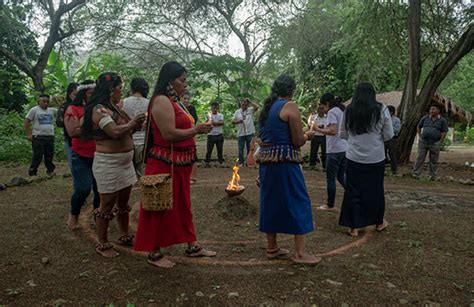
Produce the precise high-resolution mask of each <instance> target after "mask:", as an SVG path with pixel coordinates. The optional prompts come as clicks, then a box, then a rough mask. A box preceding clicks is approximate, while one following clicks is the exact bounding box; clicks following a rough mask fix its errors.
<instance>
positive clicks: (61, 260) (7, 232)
mask: <svg viewBox="0 0 474 307" xmlns="http://www.w3.org/2000/svg"><path fill="white" fill-rule="evenodd" d="M225 147H226V160H227V164H228V166H229V165H230V164H231V162H233V161H234V159H235V151H236V145H235V142H232V141H228V142H226V144H225ZM307 147H308V146H306V147H305V150H306V149H307ZM199 150H200V156H201V157H202V156H203V154H204V153H203V151H204V143H202V142H200V143H199ZM471 160H472V161H471ZM441 161H442V163H441V165H440V171H439V173H440V176H453V177H455V178H462V179H474V168H468V167H465V166H464V163H465V161H471V163H472V162H474V148H472V147H471V148H469V147H455V148H453V149H452V150H450V151H448V152H443V153H442V154H441ZM410 167H411V166H410V165H408V166H403V167H402V168H401V172H402V173H403V172H408V171H409V169H410ZM41 171H42V172H44V169H41ZM26 173H27V166H7V165H0V182H6V181H8V180H9V179H10V178H12V177H14V176H17V175H23V176H24V175H25V174H26ZM64 173H67V169H66V166H65V165H64V164H59V163H58V170H57V175H56V176H55V177H54V178H52V179H50V180H45V181H43V182H37V183H33V184H30V185H27V186H22V187H14V188H8V189H6V190H4V191H0V225H1V226H0V242H2V244H1V245H2V247H1V248H0V276H1V278H0V305H11V306H31V305H80V304H81V305H86V304H87V305H91V304H92V305H109V304H113V305H115V306H125V305H127V304H135V305H151V306H152V305H198V306H200V305H213V306H221V305H231V306H233V305H258V306H273V305H275V306H284V305H288V306H299V305H298V304H300V305H303V306H305V305H313V304H315V305H319V306H367V305H374V304H383V305H403V304H410V305H428V306H438V305H439V304H441V305H442V306H447V305H449V306H467V305H470V304H474V277H473V276H474V265H473V264H474V244H473V242H474V234H473V229H474V228H473V225H474V223H473V222H474V193H473V192H474V187H473V186H466V185H461V184H458V183H446V182H431V181H428V180H415V179H411V178H405V177H404V178H398V177H386V181H385V189H386V202H387V209H386V217H387V219H388V221H389V222H390V226H389V228H388V229H387V230H386V231H384V232H382V233H373V232H372V231H371V230H367V232H366V233H364V234H363V235H362V236H361V237H359V238H351V237H349V236H347V235H345V233H344V230H345V229H344V228H342V227H339V226H338V225H337V221H338V213H327V212H320V211H317V210H313V217H314V222H315V226H316V229H315V231H314V232H313V233H311V234H310V235H308V243H307V245H308V248H309V250H311V252H313V253H315V254H320V255H322V257H323V260H322V262H321V263H320V264H319V265H317V266H315V267H308V266H300V265H294V264H292V263H291V262H290V261H287V260H282V261H267V260H266V259H265V256H264V251H265V250H264V248H265V237H264V235H263V234H262V233H260V232H259V231H258V200H259V195H258V193H259V191H258V187H257V186H256V185H255V183H254V179H255V177H256V175H257V173H258V170H257V169H249V168H243V169H241V171H240V174H241V177H242V184H243V185H245V186H246V190H245V192H244V193H243V194H242V195H241V196H242V197H243V198H244V199H245V200H246V201H247V202H245V203H246V206H247V207H246V209H247V211H246V214H245V215H244V217H243V218H242V219H240V220H237V219H234V218H229V217H228V216H227V215H226V214H228V212H227V211H226V208H223V206H222V204H225V203H226V199H225V197H226V194H225V192H224V189H225V186H226V185H227V181H228V180H229V179H230V176H231V169H230V168H228V167H227V168H224V167H212V168H202V167H201V168H199V170H198V181H197V183H196V184H195V185H193V186H192V190H191V193H192V203H193V214H194V221H195V228H196V231H197V235H198V238H199V240H201V241H202V243H203V245H205V246H206V247H207V248H209V249H213V250H215V251H217V252H218V256H217V257H216V258H215V259H212V260H206V259H202V260H190V259H188V258H185V257H183V254H184V252H183V247H182V246H176V247H173V248H170V249H169V250H168V252H169V253H170V254H171V256H172V257H173V259H174V260H175V261H177V263H178V265H177V266H176V267H174V268H173V269H171V270H165V269H158V268H155V267H152V266H150V265H149V264H147V263H146V261H145V260H146V258H145V257H144V256H143V255H141V254H134V253H132V252H131V251H129V250H123V249H121V250H119V251H120V253H121V255H120V256H119V257H117V258H115V259H105V258H103V257H101V256H99V255H98V254H96V253H95V251H94V245H93V238H92V237H91V235H92V234H93V228H92V226H91V224H90V217H89V212H90V204H89V205H88V206H87V207H85V208H84V209H83V214H82V221H83V228H82V229H81V230H80V231H76V232H70V231H68V230H67V229H66V224H65V223H66V216H67V212H68V208H69V198H70V195H71V191H72V188H71V178H64V177H63V176H62V174H64ZM304 173H305V179H306V184H307V186H308V190H309V192H310V196H311V198H312V201H313V206H316V205H320V204H324V203H325V201H326V185H325V173H323V172H321V171H314V170H307V169H305V171H304ZM426 173H427V171H426V170H425V171H424V174H426ZM341 198H342V188H341V187H340V186H338V190H337V199H336V203H337V206H340V201H341ZM138 199H139V193H138V190H136V189H135V190H134V191H133V194H132V203H136V202H137V201H138ZM252 206H253V208H252ZM135 208H136V205H135ZM255 212H256V213H255ZM136 220H137V213H136V211H135V212H134V213H133V214H132V222H131V226H132V228H136ZM110 237H111V238H112V239H115V238H117V237H118V231H117V226H116V222H115V221H113V222H112V224H111V230H110ZM279 238H280V245H281V247H285V248H288V249H290V250H291V249H292V247H293V241H292V237H291V236H285V235H282V236H280V237H279Z"/></svg>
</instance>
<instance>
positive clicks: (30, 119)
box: [24, 94, 58, 176]
mask: <svg viewBox="0 0 474 307" xmlns="http://www.w3.org/2000/svg"><path fill="white" fill-rule="evenodd" d="M48 105H49V95H46V94H41V95H40V96H39V98H38V105H37V106H35V107H33V108H31V110H30V111H29V112H28V114H27V115H26V118H25V121H24V125H25V133H26V137H27V138H28V140H30V141H31V146H32V149H33V156H32V159H31V164H30V168H29V169H28V175H30V176H36V175H37V173H38V167H39V165H40V163H41V160H42V159H43V156H44V165H45V166H46V174H48V175H49V176H50V175H52V174H53V173H54V169H55V168H56V166H55V165H54V163H53V157H54V122H55V118H56V114H57V113H58V109H56V108H49V107H48ZM32 123H33V129H32V128H31V124H32Z"/></svg>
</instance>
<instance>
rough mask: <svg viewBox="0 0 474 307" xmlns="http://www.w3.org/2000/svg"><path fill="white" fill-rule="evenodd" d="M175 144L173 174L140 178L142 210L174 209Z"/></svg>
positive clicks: (146, 138) (149, 124)
mask: <svg viewBox="0 0 474 307" xmlns="http://www.w3.org/2000/svg"><path fill="white" fill-rule="evenodd" d="M150 111H151V108H149V112H148V118H147V120H148V123H147V131H146V136H145V147H144V148H145V150H144V151H143V162H145V159H146V156H147V150H146V148H147V143H148V135H149V133H150V127H151V121H152V116H151V112H150ZM173 168H174V162H173V144H171V173H170V174H156V175H146V176H142V177H141V178H140V191H141V198H142V208H143V210H146V211H165V210H171V209H172V208H173Z"/></svg>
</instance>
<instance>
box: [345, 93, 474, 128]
mask: <svg viewBox="0 0 474 307" xmlns="http://www.w3.org/2000/svg"><path fill="white" fill-rule="evenodd" d="M402 95H403V92H401V91H393V92H386V93H380V94H377V96H376V98H377V101H379V102H381V103H383V104H385V105H387V106H389V105H392V106H394V107H395V108H398V106H399V105H400V102H401V100H402ZM431 102H432V103H436V104H437V105H439V106H440V108H441V112H442V113H444V114H446V115H447V116H448V117H450V118H452V119H454V120H455V121H459V122H468V123H470V122H471V120H472V114H471V113H470V112H469V111H466V110H464V109H463V108H461V107H460V106H458V105H456V104H455V103H454V102H452V101H451V100H449V99H447V98H446V97H443V96H441V95H439V94H438V93H435V94H434V95H433V97H432V99H431ZM348 103H350V100H348V101H346V102H345V104H348Z"/></svg>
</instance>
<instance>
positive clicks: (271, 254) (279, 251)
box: [267, 248, 290, 259]
mask: <svg viewBox="0 0 474 307" xmlns="http://www.w3.org/2000/svg"><path fill="white" fill-rule="evenodd" d="M289 253H290V251H289V250H287V249H284V248H275V249H272V250H269V249H267V258H268V259H276V258H280V257H284V256H286V255H288V254H289Z"/></svg>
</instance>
